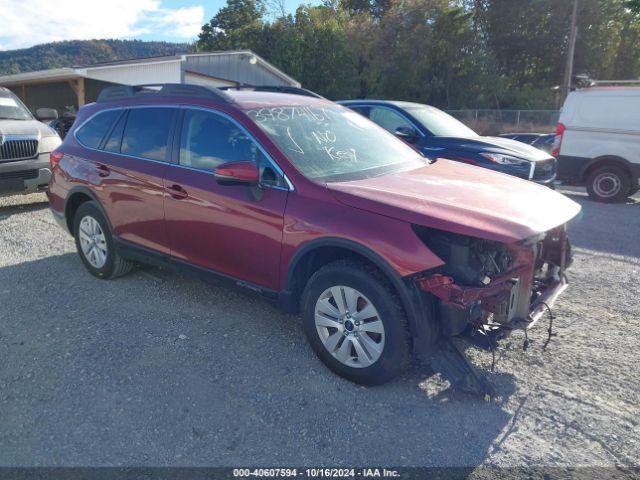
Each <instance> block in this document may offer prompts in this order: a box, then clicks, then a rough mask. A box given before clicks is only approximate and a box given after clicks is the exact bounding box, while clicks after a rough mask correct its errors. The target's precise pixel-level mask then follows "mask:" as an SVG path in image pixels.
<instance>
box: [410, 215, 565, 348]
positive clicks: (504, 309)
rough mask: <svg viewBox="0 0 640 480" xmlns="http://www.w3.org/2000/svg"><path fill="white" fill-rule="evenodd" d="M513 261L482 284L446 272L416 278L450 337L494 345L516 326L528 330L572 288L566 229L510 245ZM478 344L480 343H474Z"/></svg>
mask: <svg viewBox="0 0 640 480" xmlns="http://www.w3.org/2000/svg"><path fill="white" fill-rule="evenodd" d="M508 249H509V251H510V252H511V254H512V256H513V259H512V262H511V265H510V266H509V268H508V269H506V270H505V271H503V272H500V273H499V274H497V275H494V276H492V277H491V278H486V280H485V282H486V283H485V284H483V285H482V286H467V285H461V284H459V283H458V282H456V279H455V278H453V277H452V276H450V275H447V274H446V273H440V272H438V273H431V274H430V275H424V276H421V277H418V278H417V279H416V282H417V285H418V287H419V288H420V289H421V290H422V291H424V292H427V293H430V294H432V295H434V296H435V297H436V298H437V299H438V300H439V301H438V306H437V309H438V312H439V317H440V323H441V332H442V333H443V335H444V336H445V337H453V336H457V335H461V334H465V336H467V337H473V336H474V335H475V334H476V333H480V334H481V338H483V339H484V343H487V342H488V344H487V345H483V344H482V343H483V342H480V345H479V346H482V347H486V348H487V349H491V348H493V347H494V346H495V342H496V341H497V340H499V339H500V338H502V337H504V336H506V335H508V334H509V332H511V331H513V330H528V329H530V328H531V327H532V326H533V325H535V323H536V322H537V321H538V320H539V319H540V318H542V317H543V316H544V315H545V314H547V313H548V314H549V315H551V313H550V312H551V311H550V309H551V307H552V306H553V305H554V303H555V301H556V300H557V298H558V297H559V296H560V295H561V294H562V293H563V292H564V291H565V290H566V289H567V287H568V282H567V277H566V274H565V270H566V268H567V267H568V265H569V264H570V262H571V253H570V245H569V242H568V239H567V234H566V230H565V227H564V226H562V227H558V228H556V229H554V230H552V231H550V232H547V233H546V234H544V235H542V236H541V238H537V239H532V240H530V241H528V242H522V243H519V244H514V245H509V246H508ZM474 343H476V342H474Z"/></svg>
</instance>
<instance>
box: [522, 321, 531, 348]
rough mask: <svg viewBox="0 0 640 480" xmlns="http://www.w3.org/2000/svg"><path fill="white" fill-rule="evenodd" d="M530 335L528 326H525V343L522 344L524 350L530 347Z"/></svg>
mask: <svg viewBox="0 0 640 480" xmlns="http://www.w3.org/2000/svg"><path fill="white" fill-rule="evenodd" d="M529 344H530V342H529V335H527V326H526V325H525V326H524V343H523V344H522V350H525V351H526V350H527V348H529Z"/></svg>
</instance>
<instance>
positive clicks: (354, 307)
mask: <svg viewBox="0 0 640 480" xmlns="http://www.w3.org/2000/svg"><path fill="white" fill-rule="evenodd" d="M315 325H316V330H317V332H318V335H319V337H320V340H321V341H322V344H323V345H324V347H325V348H326V349H327V351H328V352H329V353H331V355H333V357H334V358H336V359H337V360H338V361H339V362H340V363H342V364H344V365H347V366H349V367H354V368H364V367H368V366H370V365H372V364H374V363H375V362H376V361H377V360H378V359H379V358H380V355H382V351H383V350H384V340H385V332H384V324H383V323H382V319H381V318H380V315H379V314H378V310H376V307H375V306H374V305H373V303H372V302H371V301H370V300H369V299H368V298H367V297H365V296H364V295H363V294H362V293H361V292H359V291H358V290H356V289H354V288H351V287H347V286H344V285H337V286H335V287H331V288H328V289H326V290H325V291H324V292H323V293H322V294H321V295H320V297H318V300H317V301H316V306H315Z"/></svg>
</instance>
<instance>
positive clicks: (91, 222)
mask: <svg viewBox="0 0 640 480" xmlns="http://www.w3.org/2000/svg"><path fill="white" fill-rule="evenodd" d="M73 236H74V237H75V240H76V249H77V250H78V254H79V255H80V259H81V260H82V263H83V264H84V266H85V267H86V268H87V270H89V272H90V273H91V274H92V275H94V276H96V277H98V278H103V279H112V278H116V277H119V276H121V275H124V274H126V273H128V272H129V271H130V270H131V268H132V266H133V264H132V263H131V262H129V261H128V260H125V259H123V258H122V257H120V255H118V252H117V251H116V248H115V244H114V242H113V236H112V235H111V230H110V229H109V224H108V223H107V220H106V218H105V217H104V215H103V214H102V212H101V211H100V209H99V208H98V206H97V205H96V204H95V203H94V202H85V203H83V204H82V205H80V207H78V210H77V211H76V213H75V216H74V222H73Z"/></svg>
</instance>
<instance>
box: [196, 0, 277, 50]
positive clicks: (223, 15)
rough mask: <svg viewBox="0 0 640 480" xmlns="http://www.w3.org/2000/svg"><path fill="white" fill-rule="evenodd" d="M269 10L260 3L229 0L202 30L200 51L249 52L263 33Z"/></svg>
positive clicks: (199, 43)
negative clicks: (266, 14)
mask: <svg viewBox="0 0 640 480" xmlns="http://www.w3.org/2000/svg"><path fill="white" fill-rule="evenodd" d="M264 12H265V7H264V4H263V3H262V2H260V0H227V4H226V5H225V6H224V7H222V8H221V9H220V11H219V12H218V13H217V14H216V15H215V16H214V17H213V18H212V19H211V21H210V22H209V23H207V24H205V25H203V26H202V31H201V32H200V34H199V35H198V41H197V42H196V50H198V51H211V50H228V49H242V48H249V45H250V44H251V43H252V42H253V41H255V36H256V34H258V33H259V32H260V31H261V30H262V26H263V21H262V17H263V15H264Z"/></svg>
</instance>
